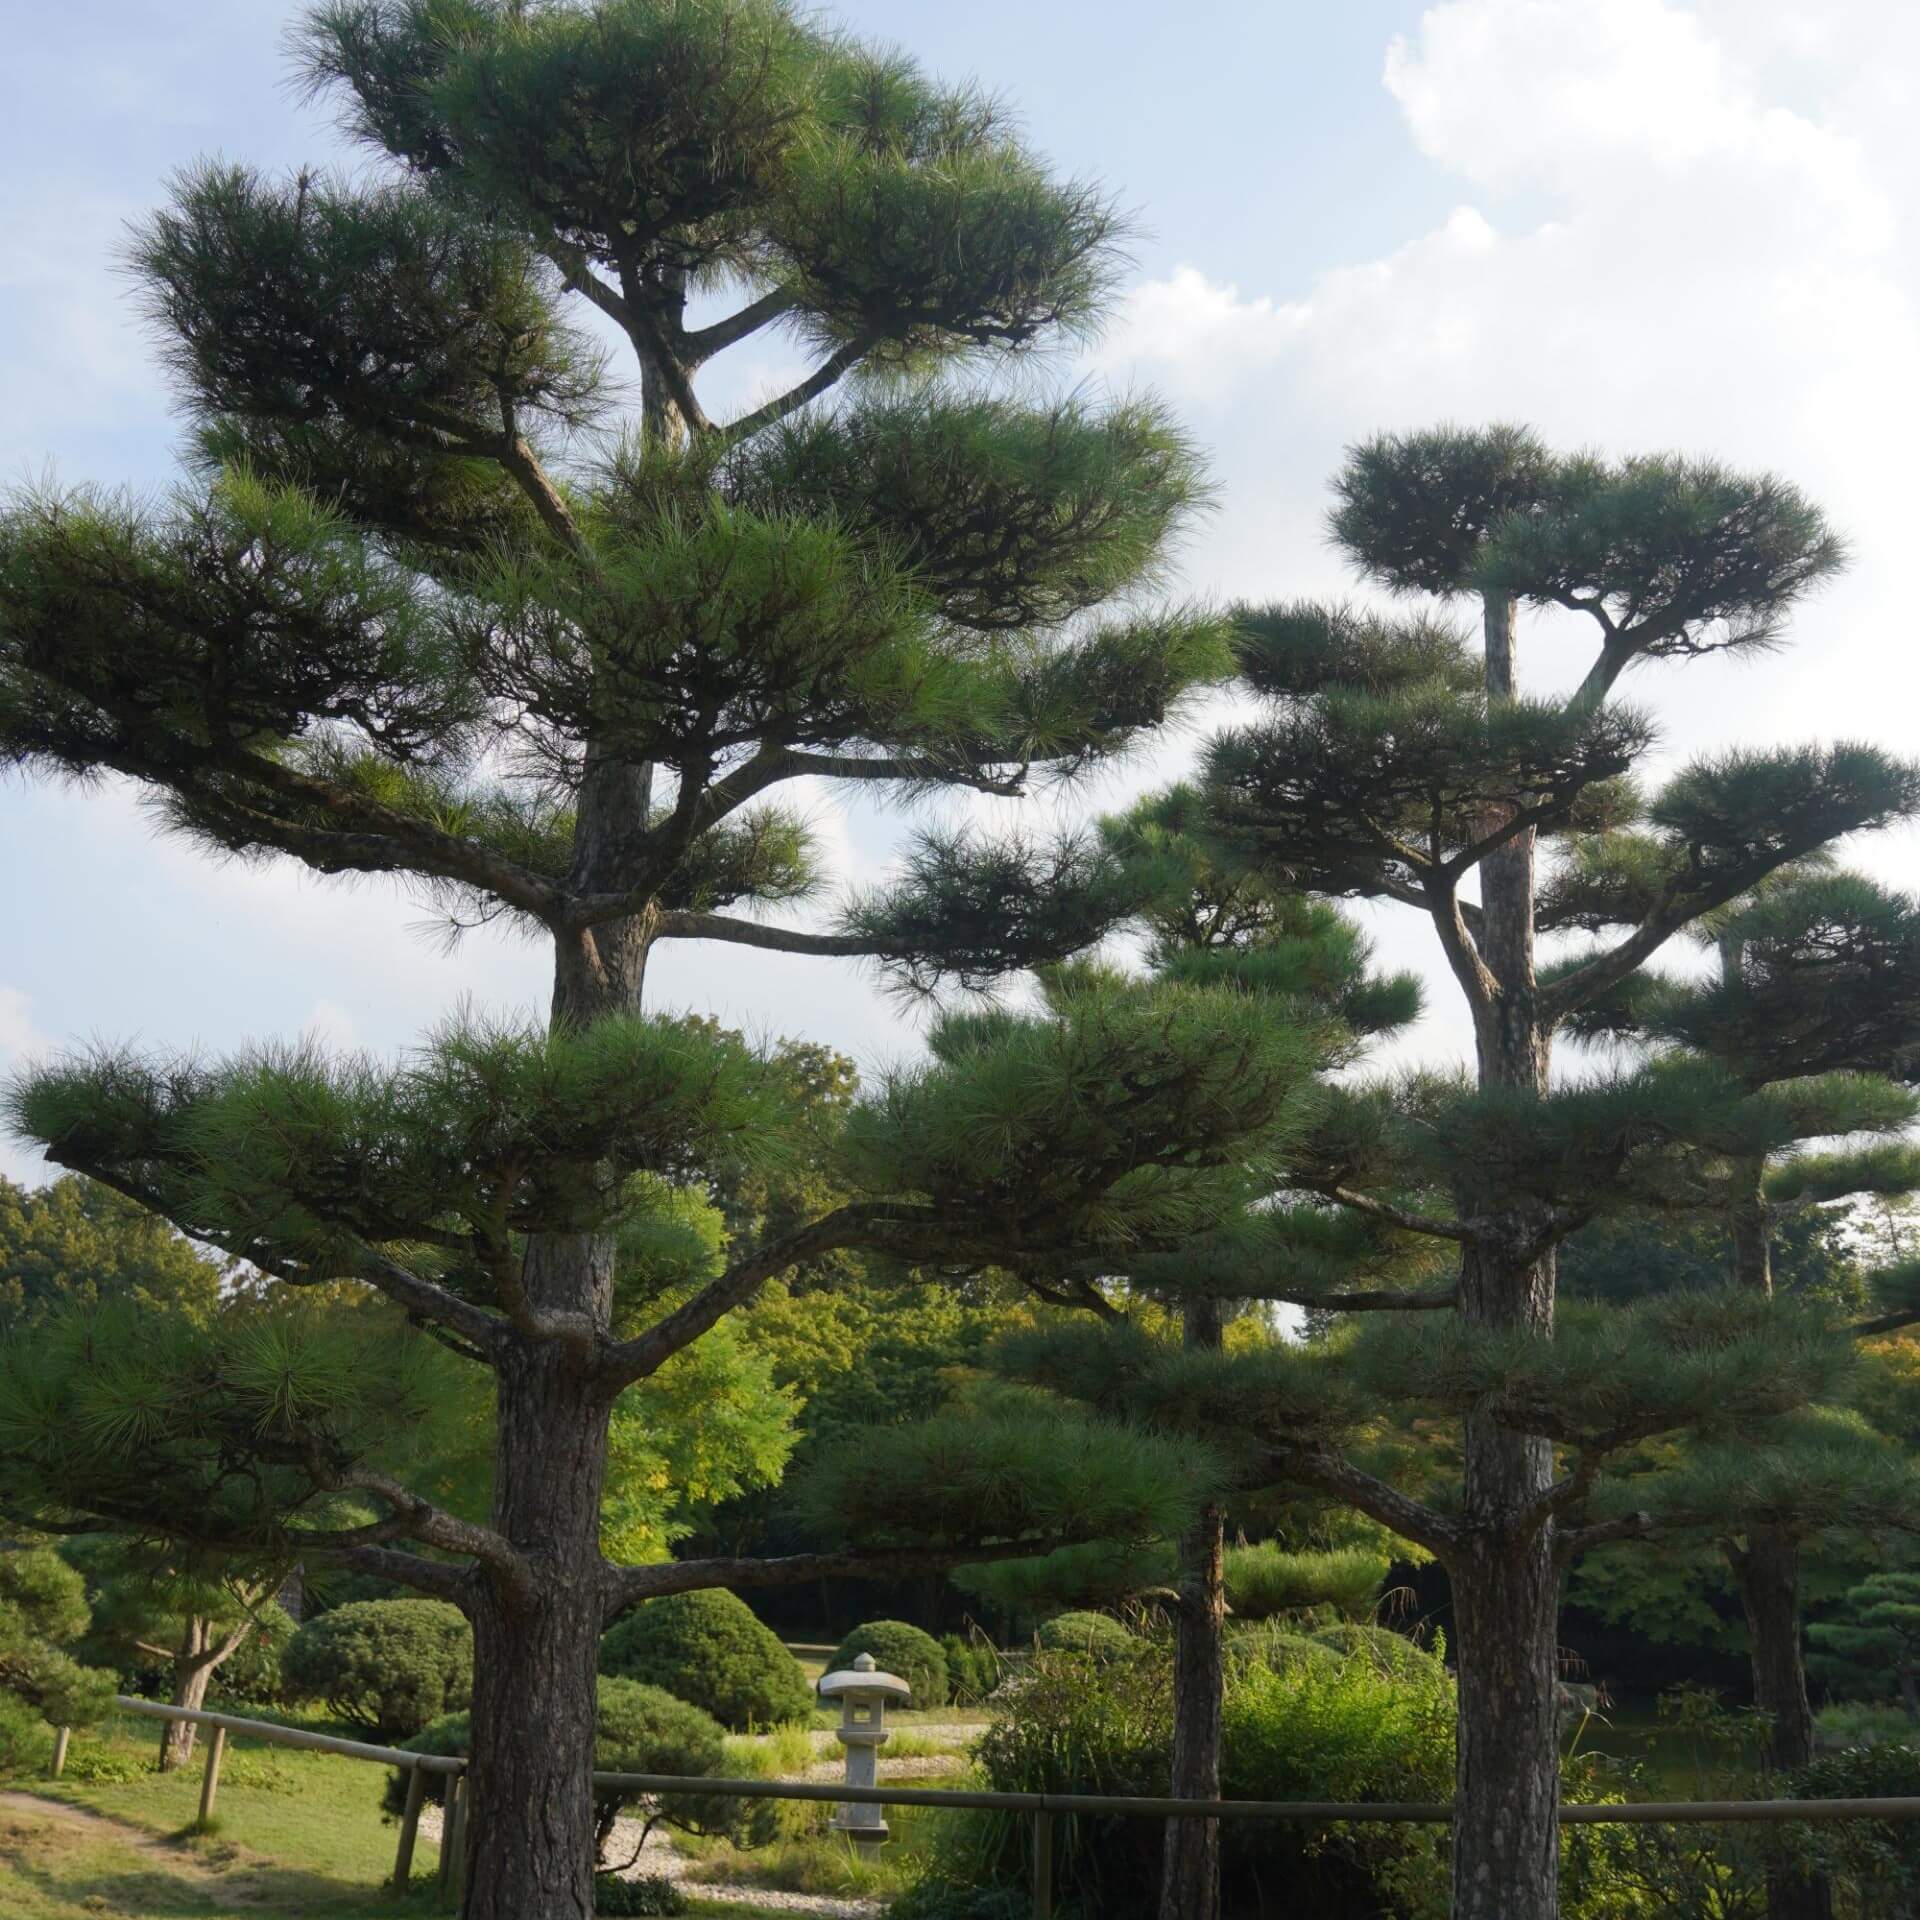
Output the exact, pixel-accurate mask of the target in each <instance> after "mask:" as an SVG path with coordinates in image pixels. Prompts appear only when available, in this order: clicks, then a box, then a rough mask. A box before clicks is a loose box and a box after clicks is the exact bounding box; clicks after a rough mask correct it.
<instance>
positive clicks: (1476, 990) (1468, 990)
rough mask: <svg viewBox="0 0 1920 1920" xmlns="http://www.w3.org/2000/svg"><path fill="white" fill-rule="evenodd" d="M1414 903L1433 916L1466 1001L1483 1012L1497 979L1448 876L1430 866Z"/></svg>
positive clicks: (1496, 990) (1495, 991)
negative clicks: (1425, 880)
mask: <svg viewBox="0 0 1920 1920" xmlns="http://www.w3.org/2000/svg"><path fill="white" fill-rule="evenodd" d="M1415 904H1417V905H1419V906H1422V907H1424V908H1425V909H1426V911H1427V913H1428V915H1429V917H1430V918H1431V919H1432V921H1433V926H1434V931H1435V932H1436V933H1437V934H1438V935H1439V936H1440V947H1441V951H1442V952H1444V953H1445V954H1446V956H1447V965H1448V966H1450V967H1451V968H1452V969H1453V977H1454V978H1455V979H1456V980H1458V981H1459V983H1460V990H1461V992H1463V993H1464V994H1465V995H1466V996H1467V1004H1468V1005H1469V1006H1470V1007H1472V1008H1473V1010H1474V1011H1475V1012H1476V1013H1480V1012H1484V1011H1485V1010H1486V1009H1487V1008H1489V1007H1491V1006H1492V1005H1493V1003H1494V1001H1495V1000H1496V999H1497V998H1498V997H1499V994H1500V983H1499V981H1498V980H1496V979H1495V978H1494V976H1493V970H1492V969H1491V968H1490V967H1489V966H1488V965H1487V963H1486V961H1485V960H1484V959H1482V958H1481V954H1480V948H1479V944H1478V943H1477V942H1476V941H1475V939H1474V937H1473V932H1472V929H1471V928H1470V927H1469V926H1468V924H1467V917H1466V914H1465V913H1464V912H1463V911H1462V910H1461V905H1460V896H1459V893H1458V891H1457V890H1456V888H1455V886H1454V883H1453V880H1452V878H1451V876H1449V875H1446V874H1443V873H1442V872H1441V871H1440V870H1439V869H1437V868H1436V869H1433V870H1431V871H1430V873H1429V877H1428V879H1427V882H1426V885H1425V889H1424V892H1423V893H1422V894H1421V895H1418V896H1416V897H1415Z"/></svg>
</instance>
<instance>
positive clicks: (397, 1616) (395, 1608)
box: [280, 1600, 473, 1743]
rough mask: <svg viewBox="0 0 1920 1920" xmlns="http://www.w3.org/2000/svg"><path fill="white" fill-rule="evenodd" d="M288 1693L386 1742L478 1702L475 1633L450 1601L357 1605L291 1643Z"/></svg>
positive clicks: (325, 1617)
mask: <svg viewBox="0 0 1920 1920" xmlns="http://www.w3.org/2000/svg"><path fill="white" fill-rule="evenodd" d="M280 1673H281V1678H282V1680H283V1682H284V1683H285V1686H286V1688H287V1690H288V1692H289V1693H291V1694H294V1695H296V1696H299V1697H302V1698H307V1699H314V1700H323V1701H325V1703H326V1706H327V1711H328V1712H329V1713H331V1714H332V1715H333V1716H334V1717H335V1718H336V1719H339V1720H344V1721H346V1722H347V1723H348V1724H349V1725H350V1726H355V1727H364V1728H365V1729H366V1730H367V1731H368V1732H369V1733H372V1734H374V1735H376V1736H377V1737H378V1738H379V1739H381V1740H384V1741H387V1742H389V1743H395V1742H398V1741H401V1740H404V1739H406V1738H407V1737H408V1736H409V1735H411V1734H416V1733H419V1732H420V1731H421V1729H422V1728H424V1727H426V1726H429V1725H430V1724H431V1723H432V1722H433V1721H435V1720H438V1719H439V1718H440V1717H441V1716H442V1715H444V1714H447V1713H453V1712H458V1711H459V1710H460V1709H462V1708H464V1707H465V1706H467V1704H468V1703H469V1702H470V1701H471V1700H472V1698H473V1630H472V1629H471V1628H470V1627H469V1626H468V1625H467V1622H466V1617H465V1615H463V1614H462V1613H461V1611H460V1609H459V1608H458V1607H456V1606H453V1605H452V1604H451V1603H449V1602H448V1601H445V1600H355V1601H352V1602H350V1603H349V1604H348V1605H346V1606H344V1607H335V1608H334V1609H333V1610H332V1611H331V1612H330V1613H323V1614H322V1615H321V1616H320V1617H319V1618H318V1619H317V1620H309V1621H307V1622H306V1623H305V1625H303V1626H302V1627H301V1628H300V1629H299V1630H298V1631H297V1632H296V1633H295V1634H294V1635H293V1637H292V1639H290V1640H289V1641H288V1642H287V1647H286V1652H285V1653H284V1654H283V1655H282V1656H281V1661H280Z"/></svg>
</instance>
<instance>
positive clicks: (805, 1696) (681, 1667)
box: [600, 1587, 813, 1733]
mask: <svg viewBox="0 0 1920 1920" xmlns="http://www.w3.org/2000/svg"><path fill="white" fill-rule="evenodd" d="M600 1671H601V1672H602V1673H605V1674H611V1675H614V1676H615V1677H617V1678H619V1679H622V1680H638V1681H641V1682H643V1683H644V1684H646V1685H647V1686H651V1687H664V1688H665V1689H666V1690H667V1691H668V1692H669V1693H671V1694H673V1695H675V1696H676V1697H677V1698H679V1699H682V1700H687V1701H691V1702H692V1704H693V1705H695V1706H696V1707H701V1708H704V1709H705V1711H706V1712H708V1713H710V1714H712V1715H713V1717H714V1718H715V1719H716V1720H718V1721H719V1722H720V1724H721V1725H722V1726H723V1727H726V1728H728V1729H729V1730H730V1731H731V1732H734V1733H748V1732H752V1731H754V1730H755V1729H759V1728H766V1727H777V1726H782V1725H784V1724H785V1723H786V1722H787V1721H789V1720H806V1719H809V1718H810V1717H811V1716H812V1713H813V1689H812V1688H811V1687H810V1686H809V1685H808V1684H807V1676H806V1675H805V1673H803V1672H802V1671H801V1668H800V1663H799V1661H797V1660H796V1659H795V1658H794V1657H793V1655H792V1654H790V1653H789V1652H788V1651H787V1650H786V1648H785V1647H783V1646H782V1645H781V1644H780V1642H779V1640H778V1639H777V1638H776V1637H775V1636H774V1634H773V1631H772V1629H771V1628H769V1627H766V1626H763V1625H762V1624H761V1623H760V1621H759V1620H758V1619H757V1618H756V1617H755V1615H754V1612H753V1609H752V1608H751V1607H749V1606H748V1605H747V1603H746V1602H745V1601H744V1600H742V1599H740V1598H739V1597H738V1596H737V1595H735V1594H731V1593H728V1592H727V1591H726V1590H725V1589H724V1588H720V1587H708V1588H705V1589H703V1590H701V1591H699V1592H695V1593H671V1594H665V1595H663V1596H662V1597H661V1598H660V1599H658V1600H648V1601H645V1602H644V1603H643V1604H641V1605H640V1606H638V1607H636V1608H635V1609H634V1610H633V1612H632V1613H630V1614H628V1615H627V1617H626V1618H625V1619H624V1620H621V1621H619V1622H618V1623H617V1624H616V1625H615V1626H614V1628H613V1630H612V1631H611V1632H610V1633H609V1634H607V1636H606V1637H605V1638H604V1639H603V1640H602V1641H601V1642H600Z"/></svg>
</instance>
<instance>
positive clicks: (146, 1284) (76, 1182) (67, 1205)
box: [0, 1174, 221, 1331]
mask: <svg viewBox="0 0 1920 1920" xmlns="http://www.w3.org/2000/svg"><path fill="white" fill-rule="evenodd" d="M220 1283H221V1269H220V1265H219V1263H218V1262H217V1261H214V1260H211V1259H209V1258H208V1257H207V1256H206V1255H205V1254H204V1253H202V1252H200V1251H199V1250H198V1249H197V1248H195V1247H194V1246H193V1245H192V1244H191V1243H190V1242H189V1241H187V1240H185V1239H183V1238H182V1237H181V1236H180V1235H179V1234H177V1233H175V1232H174V1231H173V1229H172V1228H171V1227H169V1226H168V1225H167V1223H166V1222H165V1221H164V1220H161V1219H157V1218H156V1217H155V1216H154V1215H153V1214H151V1213H149V1212H148V1211H147V1209H146V1208H145V1207H142V1206H137V1205H136V1204H135V1203H134V1202H133V1201H131V1200H128V1199H126V1198H125V1197H123V1196H122V1195H120V1194H118V1193H116V1192H114V1190H113V1189H112V1188H111V1187H108V1186H103V1185H101V1183H100V1182H99V1181H97V1180H86V1179H82V1178H80V1177H79V1176H78V1175H74V1174H68V1175H66V1176H64V1177H63V1178H61V1179H59V1180H55V1181H54V1182H53V1183H52V1184H51V1185H49V1186H45V1187H39V1188H34V1187H19V1186H15V1185H14V1183H13V1182H12V1181H11V1180H7V1179H4V1178H0V1331H4V1330H5V1329H7V1328H9V1327H13V1326H18V1325H20V1324H22V1323H24V1322H27V1321H31V1320H37V1319H40V1318H42V1317H44V1316H45V1315H46V1314H48V1313H51V1312H54V1311H56V1310H58V1309H60V1308H62V1307H67V1306H72V1305H75V1304H89V1305H90V1304H95V1303H98V1302H100V1301H103V1300H134V1301H137V1302H139V1303H141V1304H142V1305H146V1306H152V1307H168V1308H173V1309H176V1310H177V1311H179V1312H182V1313H186V1314H190V1315H192V1316H194V1317H196V1318H204V1317H205V1316H206V1315H207V1314H209V1313H211V1312H212V1311H213V1310H214V1308H215V1306H216V1305H217V1304H218V1302H219V1299H220Z"/></svg>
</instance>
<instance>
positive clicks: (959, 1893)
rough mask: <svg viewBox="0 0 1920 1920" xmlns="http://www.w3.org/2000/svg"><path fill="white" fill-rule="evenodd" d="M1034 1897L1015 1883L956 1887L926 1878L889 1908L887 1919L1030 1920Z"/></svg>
mask: <svg viewBox="0 0 1920 1920" xmlns="http://www.w3.org/2000/svg"><path fill="white" fill-rule="evenodd" d="M1032 1911H1033V1902H1032V1900H1031V1899H1030V1898H1029V1897H1028V1896H1027V1895H1026V1894H1024V1893H1020V1892H1017V1891H1015V1889H1013V1888H1012V1887H956V1886H950V1885H948V1884H947V1883H946V1882H944V1881H939V1880H922V1881H920V1882H919V1883H918V1884H917V1885H916V1886H912V1887H909V1888H908V1889H907V1891H906V1892H905V1893H903V1894H902V1895H901V1896H900V1898H899V1899H898V1900H896V1901H895V1902H894V1903H893V1905H892V1906H890V1907H889V1908H888V1909H887V1920H1027V1916H1028V1915H1029V1914H1030V1913H1032Z"/></svg>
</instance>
